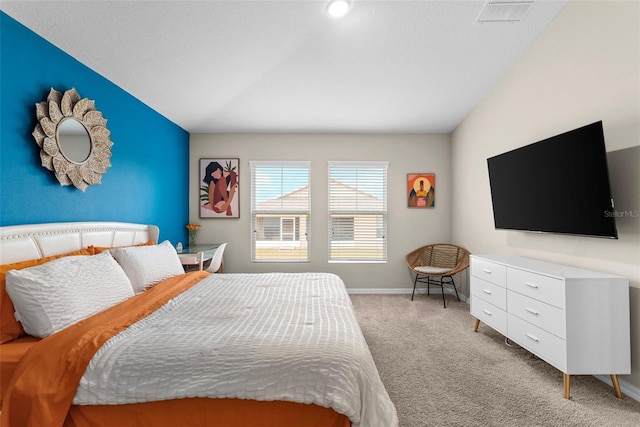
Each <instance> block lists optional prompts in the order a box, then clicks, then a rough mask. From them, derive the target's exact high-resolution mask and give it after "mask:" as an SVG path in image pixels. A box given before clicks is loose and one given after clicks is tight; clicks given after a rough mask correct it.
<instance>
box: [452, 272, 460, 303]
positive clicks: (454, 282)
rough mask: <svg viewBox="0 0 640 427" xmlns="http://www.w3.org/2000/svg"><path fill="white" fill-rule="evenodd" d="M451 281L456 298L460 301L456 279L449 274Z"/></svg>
mask: <svg viewBox="0 0 640 427" xmlns="http://www.w3.org/2000/svg"><path fill="white" fill-rule="evenodd" d="M451 283H452V284H453V290H454V291H456V298H458V302H460V295H458V288H456V281H455V280H454V278H453V276H451Z"/></svg>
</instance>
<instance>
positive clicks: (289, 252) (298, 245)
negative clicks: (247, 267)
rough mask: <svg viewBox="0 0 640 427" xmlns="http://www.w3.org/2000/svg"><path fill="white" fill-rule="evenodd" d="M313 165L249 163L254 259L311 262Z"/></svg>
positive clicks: (286, 162) (300, 163)
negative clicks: (310, 229) (311, 178)
mask: <svg viewBox="0 0 640 427" xmlns="http://www.w3.org/2000/svg"><path fill="white" fill-rule="evenodd" d="M310 164H311V162H290V161H270V162H267V161H251V162H249V165H250V167H251V227H252V233H251V235H252V245H251V246H252V254H251V259H252V261H257V262H261V261H264V262H306V261H309V216H310V209H311V206H310V205H311V203H310V198H309V184H310V182H309V168H310Z"/></svg>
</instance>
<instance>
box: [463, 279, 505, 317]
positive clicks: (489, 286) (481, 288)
mask: <svg viewBox="0 0 640 427" xmlns="http://www.w3.org/2000/svg"><path fill="white" fill-rule="evenodd" d="M471 295H473V296H474V297H477V298H481V299H483V300H485V301H487V302H490V303H491V304H493V305H495V306H496V307H498V308H501V309H503V310H506V309H507V290H506V289H505V288H503V287H500V286H498V285H496V284H495V283H491V282H487V281H486V280H482V279H479V278H477V277H471Z"/></svg>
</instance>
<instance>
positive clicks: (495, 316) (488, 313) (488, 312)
mask: <svg viewBox="0 0 640 427" xmlns="http://www.w3.org/2000/svg"><path fill="white" fill-rule="evenodd" d="M471 315H472V316H474V317H475V318H476V319H479V320H480V321H481V322H483V323H486V324H487V325H489V326H491V327H492V328H493V329H495V330H496V331H498V332H500V333H501V334H502V335H506V334H507V312H506V311H504V310H502V309H500V308H498V307H496V306H495V305H493V304H491V303H488V302H486V301H485V300H483V299H480V298H477V297H475V296H473V295H472V296H471Z"/></svg>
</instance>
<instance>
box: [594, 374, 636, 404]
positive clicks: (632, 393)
mask: <svg viewBox="0 0 640 427" xmlns="http://www.w3.org/2000/svg"><path fill="white" fill-rule="evenodd" d="M594 377H596V378H597V379H599V380H600V381H602V382H603V383H606V384H609V385H610V386H611V387H613V383H612V382H611V376H610V375H594ZM618 382H619V383H620V390H622V394H623V395H625V396H626V397H630V398H632V399H633V400H636V401H638V402H640V387H636V386H634V385H633V384H631V383H630V382H628V381H625V380H623V379H620V377H619V376H618Z"/></svg>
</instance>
